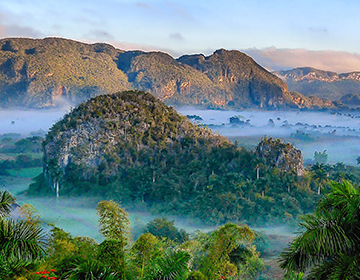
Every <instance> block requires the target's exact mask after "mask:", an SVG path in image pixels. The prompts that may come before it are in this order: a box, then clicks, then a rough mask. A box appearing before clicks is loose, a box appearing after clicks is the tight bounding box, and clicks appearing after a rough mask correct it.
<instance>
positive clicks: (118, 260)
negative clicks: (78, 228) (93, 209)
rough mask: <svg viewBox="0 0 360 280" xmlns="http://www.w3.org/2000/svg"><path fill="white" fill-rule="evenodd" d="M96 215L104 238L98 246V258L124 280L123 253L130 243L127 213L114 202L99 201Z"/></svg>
mask: <svg viewBox="0 0 360 280" xmlns="http://www.w3.org/2000/svg"><path fill="white" fill-rule="evenodd" d="M97 214H98V216H99V224H100V233H101V234H102V235H103V236H104V237H105V241H104V242H102V243H101V244H100V256H101V258H102V259H103V260H104V261H105V262H107V261H108V262H107V263H108V264H109V265H110V266H112V268H114V269H116V270H117V271H118V273H119V275H120V278H121V279H125V266H126V265H125V253H126V246H127V245H128V243H129V241H130V221H129V219H128V213H127V212H126V211H125V210H124V209H123V208H121V207H120V205H119V204H117V203H116V202H114V201H100V202H99V203H98V206H97Z"/></svg>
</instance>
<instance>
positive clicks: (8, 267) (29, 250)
mask: <svg viewBox="0 0 360 280" xmlns="http://www.w3.org/2000/svg"><path fill="white" fill-rule="evenodd" d="M14 201H15V198H14V197H13V196H11V195H10V194H9V193H8V192H7V191H5V192H3V193H1V197H0V264H1V265H0V277H3V278H5V277H8V276H12V275H14V274H15V273H16V272H18V271H20V270H21V269H22V268H24V267H27V266H29V265H30V264H31V263H33V262H34V261H36V260H39V259H40V258H42V257H43V256H44V253H45V248H46V238H45V233H44V231H43V229H42V228H41V227H40V226H39V225H38V224H37V223H35V222H34V223H32V222H28V221H24V220H14V219H11V218H9V217H8V215H9V213H10V210H11V204H12V203H13V202H14ZM3 278H2V279H3Z"/></svg>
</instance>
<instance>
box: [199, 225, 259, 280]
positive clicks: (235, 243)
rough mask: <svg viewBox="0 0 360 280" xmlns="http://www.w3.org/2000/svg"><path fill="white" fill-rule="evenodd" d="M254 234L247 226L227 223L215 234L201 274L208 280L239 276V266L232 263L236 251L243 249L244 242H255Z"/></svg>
mask: <svg viewBox="0 0 360 280" xmlns="http://www.w3.org/2000/svg"><path fill="white" fill-rule="evenodd" d="M254 238H255V235H254V232H253V231H251V230H250V228H249V227H247V226H242V227H241V226H238V225H236V224H232V223H227V224H225V225H223V226H221V227H220V228H218V229H217V230H216V231H215V232H214V233H213V238H212V242H210V244H209V249H208V253H207V255H206V257H205V258H204V259H203V262H202V265H201V267H202V268H201V272H202V273H203V274H204V276H205V277H206V278H207V279H215V278H216V279H218V278H219V277H222V276H227V275H234V274H237V266H236V264H234V262H231V261H230V254H231V253H232V252H234V250H236V249H239V248H240V247H241V248H243V249H244V250H243V252H247V250H246V248H245V247H242V245H244V242H250V241H252V240H254Z"/></svg>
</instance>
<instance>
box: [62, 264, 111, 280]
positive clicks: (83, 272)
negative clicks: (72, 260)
mask: <svg viewBox="0 0 360 280" xmlns="http://www.w3.org/2000/svg"><path fill="white" fill-rule="evenodd" d="M69 273H71V276H70V277H69V278H68V279H69V280H115V279H118V277H117V275H116V273H114V272H113V271H112V270H111V269H109V268H108V267H106V266H105V265H104V264H103V263H102V262H100V261H98V260H86V261H82V262H79V263H76V266H75V267H74V268H73V269H71V270H70V272H69Z"/></svg>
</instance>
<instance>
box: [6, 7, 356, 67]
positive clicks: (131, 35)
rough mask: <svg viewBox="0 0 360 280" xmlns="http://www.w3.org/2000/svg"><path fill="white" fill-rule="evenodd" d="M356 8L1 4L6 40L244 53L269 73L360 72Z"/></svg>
mask: <svg viewBox="0 0 360 280" xmlns="http://www.w3.org/2000/svg"><path fill="white" fill-rule="evenodd" d="M359 11H360V1H357V0H347V1H340V0H327V1H321V0H301V1H300V0H297V1H295V0H272V1H270V0H221V1H220V0H217V1H213V0H206V1H205V0H201V1H196V0H191V1H190V0H182V1H180V0H174V1H161V0H153V1H131V0H87V1H83V0H61V1H53V0H46V1H45V0H31V1H30V0H0V37H9V36H22V37H34V38H42V37H47V36H59V37H65V38H70V39H74V40H81V41H85V42H108V43H111V44H113V45H114V46H116V47H118V48H121V49H143V50H163V51H167V52H169V53H171V54H172V55H173V56H175V57H177V56H179V55H181V54H185V53H186V54H191V53H204V54H206V55H208V54H211V53H212V52H213V51H214V50H216V49H219V48H225V49H237V50H242V51H245V52H246V53H248V54H249V55H250V56H252V57H254V58H255V60H256V61H258V62H259V63H260V64H261V65H263V66H265V67H267V68H269V69H275V70H277V69H285V68H292V67H297V66H313V67H317V68H322V69H325V70H333V71H337V72H349V71H355V70H358V71H360V28H359V26H360V16H359V15H358V14H359Z"/></svg>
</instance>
